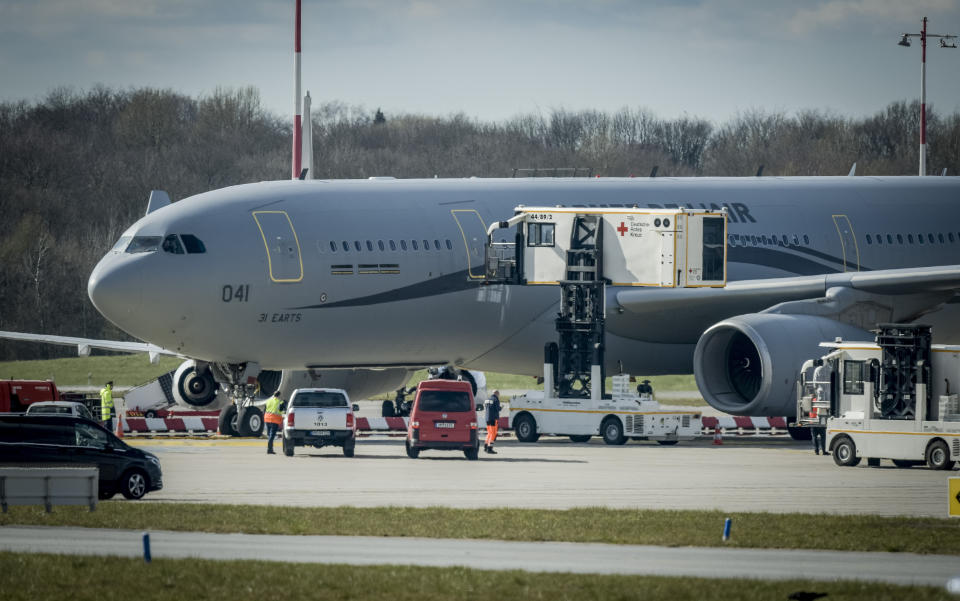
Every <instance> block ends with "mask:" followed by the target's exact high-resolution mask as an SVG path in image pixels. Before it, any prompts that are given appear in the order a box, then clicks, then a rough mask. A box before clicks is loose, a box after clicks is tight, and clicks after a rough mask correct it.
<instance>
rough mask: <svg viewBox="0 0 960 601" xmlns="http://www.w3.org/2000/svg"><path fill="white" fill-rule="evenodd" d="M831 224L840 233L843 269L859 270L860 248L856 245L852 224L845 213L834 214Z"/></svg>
mask: <svg viewBox="0 0 960 601" xmlns="http://www.w3.org/2000/svg"><path fill="white" fill-rule="evenodd" d="M833 225H834V226H836V228H837V233H838V234H839V235H840V247H841V248H842V250H843V270H844V271H860V248H859V247H858V246H857V237H856V234H854V231H853V225H852V224H851V223H850V219H848V218H847V216H846V215H834V216H833Z"/></svg>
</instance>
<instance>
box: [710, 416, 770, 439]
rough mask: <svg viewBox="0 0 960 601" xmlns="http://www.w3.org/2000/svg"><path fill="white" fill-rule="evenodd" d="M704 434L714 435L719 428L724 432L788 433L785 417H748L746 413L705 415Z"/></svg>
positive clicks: (743, 433) (731, 433)
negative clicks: (718, 415)
mask: <svg viewBox="0 0 960 601" xmlns="http://www.w3.org/2000/svg"><path fill="white" fill-rule="evenodd" d="M700 421H701V424H702V430H701V434H702V435H703V436H712V435H713V434H714V433H715V432H716V431H717V430H720V431H721V432H722V433H724V434H730V435H733V434H736V435H738V436H746V435H759V434H766V435H773V434H786V433H787V418H785V417H747V416H744V415H723V416H720V417H713V416H704V417H702V418H701V420H700Z"/></svg>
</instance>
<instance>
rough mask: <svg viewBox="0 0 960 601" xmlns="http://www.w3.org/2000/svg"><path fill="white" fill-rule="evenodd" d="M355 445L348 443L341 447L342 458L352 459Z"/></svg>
mask: <svg viewBox="0 0 960 601" xmlns="http://www.w3.org/2000/svg"><path fill="white" fill-rule="evenodd" d="M356 447H357V443H355V442H348V443H346V444H344V445H343V456H344V457H353V452H354V450H356Z"/></svg>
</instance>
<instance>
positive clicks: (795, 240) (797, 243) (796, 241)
mask: <svg viewBox="0 0 960 601" xmlns="http://www.w3.org/2000/svg"><path fill="white" fill-rule="evenodd" d="M793 245H794V246H800V236H798V235H796V234H794V235H793Z"/></svg>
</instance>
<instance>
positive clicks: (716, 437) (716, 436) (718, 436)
mask: <svg viewBox="0 0 960 601" xmlns="http://www.w3.org/2000/svg"><path fill="white" fill-rule="evenodd" d="M713 444H715V445H722V444H723V428H721V427H720V426H719V425H718V426H717V427H716V428H714V430H713Z"/></svg>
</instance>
